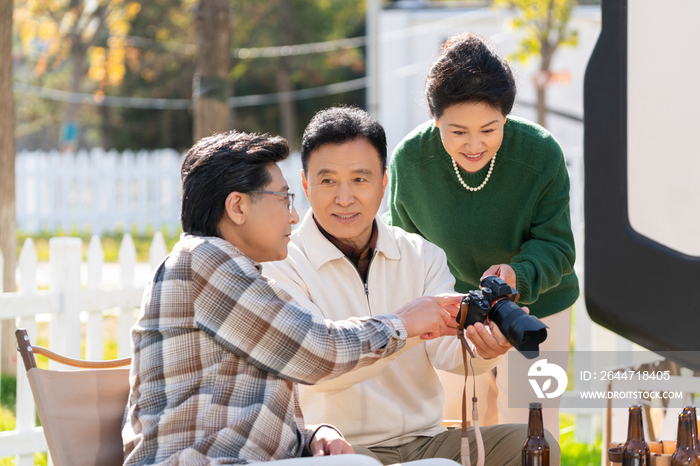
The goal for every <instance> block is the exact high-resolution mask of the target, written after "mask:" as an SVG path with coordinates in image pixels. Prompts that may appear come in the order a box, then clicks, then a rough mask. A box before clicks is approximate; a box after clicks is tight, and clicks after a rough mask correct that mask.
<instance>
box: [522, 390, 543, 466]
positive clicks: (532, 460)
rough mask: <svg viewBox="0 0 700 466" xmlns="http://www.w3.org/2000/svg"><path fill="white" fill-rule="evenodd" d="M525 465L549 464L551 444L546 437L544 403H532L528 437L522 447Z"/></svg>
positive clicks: (540, 465) (538, 465)
mask: <svg viewBox="0 0 700 466" xmlns="http://www.w3.org/2000/svg"><path fill="white" fill-rule="evenodd" d="M522 463H523V466H549V444H548V443H547V439H545V438H544V425H543V423H542V403H530V418H529V419H528V422H527V439H525V443H523V449H522Z"/></svg>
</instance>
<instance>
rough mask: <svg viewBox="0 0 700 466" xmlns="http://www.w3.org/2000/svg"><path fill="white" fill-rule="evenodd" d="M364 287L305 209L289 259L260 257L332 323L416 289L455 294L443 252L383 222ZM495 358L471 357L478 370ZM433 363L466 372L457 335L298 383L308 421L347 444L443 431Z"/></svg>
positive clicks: (416, 342)
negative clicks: (334, 432)
mask: <svg viewBox="0 0 700 466" xmlns="http://www.w3.org/2000/svg"><path fill="white" fill-rule="evenodd" d="M376 222H377V229H378V236H377V245H376V248H375V251H374V255H373V258H372V261H371V263H370V265H369V270H368V272H367V284H366V285H365V284H364V283H363V281H362V278H360V275H359V273H358V272H357V269H356V268H355V266H354V265H353V264H352V263H351V262H350V261H349V260H348V259H347V258H346V257H345V256H344V255H343V253H342V252H340V250H339V249H338V248H336V247H335V246H334V245H333V244H332V243H331V242H330V241H328V240H327V239H326V238H325V237H324V236H323V234H322V233H321V232H320V231H319V229H318V227H317V226H316V223H315V222H314V219H313V217H312V213H311V211H309V212H308V213H307V215H306V216H305V218H304V220H303V222H302V223H301V225H299V227H298V228H297V229H296V230H295V232H294V233H293V234H292V240H291V243H290V244H289V255H288V257H287V258H286V259H285V260H283V261H279V262H266V263H264V264H263V274H264V275H265V276H267V277H269V278H271V279H273V280H274V281H275V282H277V284H278V285H279V286H280V287H282V288H283V289H284V290H286V291H287V292H289V294H290V295H291V296H292V297H293V298H294V300H295V301H296V302H297V303H299V304H300V305H301V306H302V307H305V308H306V309H308V310H309V311H311V312H313V313H315V314H317V315H319V316H322V317H324V318H326V319H330V320H342V319H347V318H349V317H363V316H375V315H379V314H386V313H393V312H395V311H397V310H398V309H399V308H401V307H402V306H404V305H405V304H407V303H408V302H410V301H412V300H414V299H416V298H418V297H420V296H432V295H435V294H439V293H447V292H453V291H454V283H455V280H454V277H453V276H452V274H451V273H450V271H449V268H448V266H447V259H446V257H445V253H444V252H443V251H442V249H440V248H439V247H437V246H435V245H434V244H432V243H430V242H428V241H426V240H425V239H423V238H422V237H420V236H418V235H416V234H411V233H406V232H405V231H403V230H401V229H400V228H397V227H391V226H388V225H385V224H384V223H382V221H381V219H380V218H379V217H378V216H377V217H376ZM499 360H500V357H499V358H494V359H490V360H484V359H481V358H478V357H477V358H474V359H473V367H474V372H475V373H476V374H480V373H483V372H485V371H487V370H490V369H492V368H493V367H495V366H496V364H497V363H498V361H499ZM435 369H441V370H445V371H449V372H453V373H457V374H462V375H463V374H464V368H463V362H462V353H461V349H460V343H459V340H458V339H457V337H442V338H438V339H435V340H431V341H428V342H425V341H422V340H420V338H417V337H416V338H411V339H409V340H408V341H407V342H406V346H405V348H404V349H403V350H402V351H401V352H398V353H396V354H394V355H393V356H390V357H388V358H385V359H382V360H380V361H378V362H376V363H375V364H372V365H371V366H367V367H363V368H361V369H358V370H354V371H351V372H349V373H347V374H344V375H342V376H340V377H338V378H336V379H333V380H330V381H327V382H324V383H321V384H318V385H314V386H300V387H299V391H300V402H301V408H302V412H303V414H304V418H305V420H306V422H307V423H311V424H316V423H320V422H324V423H328V424H332V425H334V426H336V427H338V429H339V430H340V431H341V432H342V433H343V435H344V436H345V438H346V439H347V440H348V442H350V443H351V444H355V445H361V446H365V447H368V446H377V445H382V446H395V445H402V444H405V443H408V442H410V441H412V440H414V439H416V438H417V437H419V436H431V437H432V436H435V435H437V434H439V433H440V432H443V431H444V430H445V427H443V426H442V424H441V422H442V420H443V414H442V413H443V407H444V404H445V394H444V392H443V388H442V385H441V384H440V380H439V378H438V375H437V373H436V372H435Z"/></svg>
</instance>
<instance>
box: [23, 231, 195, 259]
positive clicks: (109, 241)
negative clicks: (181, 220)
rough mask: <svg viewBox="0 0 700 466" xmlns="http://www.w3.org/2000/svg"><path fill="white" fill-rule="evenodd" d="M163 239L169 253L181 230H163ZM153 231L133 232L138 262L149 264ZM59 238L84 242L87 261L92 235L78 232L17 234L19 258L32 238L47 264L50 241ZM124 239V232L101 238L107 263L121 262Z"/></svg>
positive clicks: (40, 256)
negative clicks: (120, 251)
mask: <svg viewBox="0 0 700 466" xmlns="http://www.w3.org/2000/svg"><path fill="white" fill-rule="evenodd" d="M162 233H163V237H164V238H165V244H166V246H167V247H168V251H170V250H172V248H173V246H174V245H175V243H177V241H178V240H179V239H180V233H182V232H181V230H179V229H178V230H177V231H173V232H168V231H167V229H165V228H164V229H163V230H162ZM153 234H154V231H153V229H150V228H149V229H148V230H147V231H146V233H145V234H141V233H139V232H138V231H136V230H133V231H132V232H131V237H132V239H133V240H134V246H135V247H136V260H137V261H138V262H148V251H149V249H150V247H151V242H152V241H153ZM58 236H72V237H78V238H81V239H82V240H83V259H85V253H86V252H87V248H88V245H89V244H90V238H91V236H92V235H91V234H90V232H87V233H78V232H77V231H75V230H74V231H70V232H64V231H62V230H58V231H55V232H51V233H49V232H43V233H41V234H27V233H22V232H19V233H17V257H18V258H19V254H20V252H21V251H22V246H23V245H24V241H25V240H26V239H27V238H32V240H33V241H34V246H35V247H36V254H37V257H38V259H39V261H40V262H46V261H48V260H49V239H51V238H53V237H58ZM123 237H124V233H123V232H117V233H107V234H103V235H101V236H100V239H101V240H102V248H103V249H104V253H105V262H117V261H118V260H119V246H120V245H121V242H122V238H123Z"/></svg>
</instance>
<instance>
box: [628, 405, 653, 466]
mask: <svg viewBox="0 0 700 466" xmlns="http://www.w3.org/2000/svg"><path fill="white" fill-rule="evenodd" d="M642 414H643V411H642V407H641V406H640V405H634V406H630V414H629V423H628V424H627V441H626V442H625V445H624V446H623V447H622V466H649V465H650V464H651V462H650V459H649V456H650V455H649V445H647V443H646V442H645V441H644V424H643V421H642Z"/></svg>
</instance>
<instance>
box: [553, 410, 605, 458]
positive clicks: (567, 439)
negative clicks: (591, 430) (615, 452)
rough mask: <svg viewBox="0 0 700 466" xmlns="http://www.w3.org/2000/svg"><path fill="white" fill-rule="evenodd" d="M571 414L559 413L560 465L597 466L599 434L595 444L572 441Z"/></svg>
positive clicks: (600, 439) (600, 440)
mask: <svg viewBox="0 0 700 466" xmlns="http://www.w3.org/2000/svg"><path fill="white" fill-rule="evenodd" d="M574 419H575V416H574V415H573V414H560V415H559V424H560V429H561V431H560V432H561V433H560V435H559V444H560V446H561V464H562V466H594V465H595V466H597V465H599V464H600V454H601V453H600V444H601V442H602V438H601V436H598V438H597V439H596V443H595V444H592V445H591V444H587V443H578V442H574V429H573V428H572V427H574V428H575V426H574Z"/></svg>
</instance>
